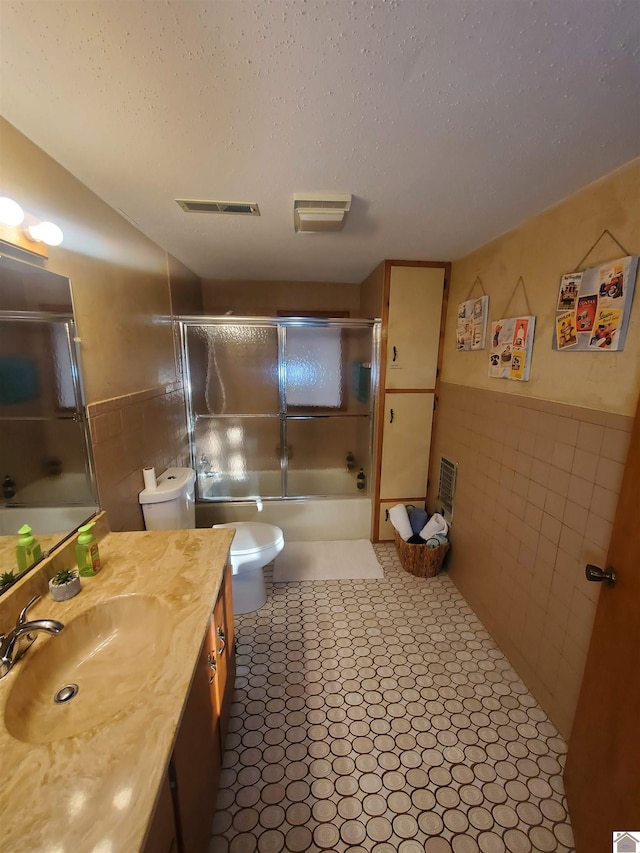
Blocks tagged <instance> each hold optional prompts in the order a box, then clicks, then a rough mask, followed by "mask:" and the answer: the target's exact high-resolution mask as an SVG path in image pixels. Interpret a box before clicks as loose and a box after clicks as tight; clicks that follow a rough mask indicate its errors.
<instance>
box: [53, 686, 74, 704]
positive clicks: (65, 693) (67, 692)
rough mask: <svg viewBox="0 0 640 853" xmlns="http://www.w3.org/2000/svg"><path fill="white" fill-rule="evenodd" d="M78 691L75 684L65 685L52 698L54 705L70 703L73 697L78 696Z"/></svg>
mask: <svg viewBox="0 0 640 853" xmlns="http://www.w3.org/2000/svg"><path fill="white" fill-rule="evenodd" d="M79 690H80V688H79V687H78V685H77V684H65V686H64V687H61V688H60V690H58V692H57V693H56V695H55V696H54V697H53V701H54V702H55V703H56V705H64V704H65V703H67V702H71V700H72V699H73V698H74V696H77V695H78V691H79Z"/></svg>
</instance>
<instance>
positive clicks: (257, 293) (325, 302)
mask: <svg viewBox="0 0 640 853" xmlns="http://www.w3.org/2000/svg"><path fill="white" fill-rule="evenodd" d="M202 299H203V303H204V311H205V314H224V313H226V312H227V311H232V312H233V313H234V314H237V315H243V314H244V315H247V316H252V317H253V316H255V317H275V316H277V313H278V311H289V312H292V313H295V312H296V311H329V312H330V311H347V312H348V315H349V316H350V317H358V316H359V308H360V285H359V284H353V283H349V284H343V283H340V282H325V281H215V280H211V279H205V280H204V281H203V282H202Z"/></svg>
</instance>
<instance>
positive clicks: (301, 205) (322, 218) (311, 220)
mask: <svg viewBox="0 0 640 853" xmlns="http://www.w3.org/2000/svg"><path fill="white" fill-rule="evenodd" d="M350 209H351V194H350V193H296V194H295V195H294V196H293V227H294V228H295V230H296V231H300V232H302V233H307V234H313V233H316V234H317V233H318V232H326V231H342V226H343V225H344V219H345V216H346V215H347V213H348V212H349V210H350Z"/></svg>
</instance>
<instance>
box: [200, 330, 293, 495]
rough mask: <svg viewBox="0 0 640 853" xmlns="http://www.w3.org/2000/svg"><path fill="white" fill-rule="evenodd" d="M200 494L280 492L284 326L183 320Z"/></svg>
mask: <svg viewBox="0 0 640 853" xmlns="http://www.w3.org/2000/svg"><path fill="white" fill-rule="evenodd" d="M184 342H185V349H186V364H187V366H188V381H189V385H190V389H191V395H190V397H191V404H190V405H191V411H190V413H189V414H190V423H191V435H192V456H193V464H194V466H195V469H196V472H197V485H198V496H199V497H200V498H203V499H205V500H207V499H208V500H216V499H221V498H235V499H242V498H249V497H253V496H258V495H261V496H263V497H276V496H280V495H281V493H282V474H281V463H280V460H281V447H282V436H281V425H280V384H279V370H278V329H277V327H275V326H272V325H259V324H244V323H242V324H241V323H233V322H218V323H216V324H215V325H214V324H205V323H202V324H191V323H189V324H185V327H184Z"/></svg>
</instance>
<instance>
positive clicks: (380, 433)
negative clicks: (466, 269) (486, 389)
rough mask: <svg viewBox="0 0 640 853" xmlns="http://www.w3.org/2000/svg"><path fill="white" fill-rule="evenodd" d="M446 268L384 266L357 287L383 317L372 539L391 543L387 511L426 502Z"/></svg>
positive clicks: (411, 264)
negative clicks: (377, 305)
mask: <svg viewBox="0 0 640 853" xmlns="http://www.w3.org/2000/svg"><path fill="white" fill-rule="evenodd" d="M449 269H450V265H449V264H447V263H431V262H426V261H425V262H419V261H413V262H411V261H385V262H384V263H383V264H382V265H381V266H380V267H379V268H378V269H377V270H374V272H373V273H372V274H371V276H369V278H368V279H367V280H366V281H365V282H364V283H363V303H364V304H365V305H366V306H367V308H368V310H369V311H370V312H372V311H373V312H375V311H376V310H377V309H376V303H378V304H379V300H380V298H382V304H381V305H379V313H381V314H382V352H381V376H380V394H379V400H378V409H377V412H378V417H377V441H376V449H377V463H378V468H377V472H376V478H375V485H374V501H373V508H372V534H373V535H372V538H373V540H374V541H387V540H391V539H393V526H392V525H391V524H390V522H389V521H388V519H387V517H386V510H388V509H390V508H391V507H392V506H393V505H394V504H396V503H401V502H402V503H413V504H416V505H417V506H421V505H423V504H424V502H425V500H426V493H427V478H428V474H429V458H430V452H431V434H432V429H433V418H434V411H435V407H436V400H437V393H436V392H437V382H438V372H439V363H440V358H441V348H442V337H443V321H444V320H443V318H444V312H445V307H446V305H445V302H446V300H445V296H446V286H447V280H448V277H449Z"/></svg>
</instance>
